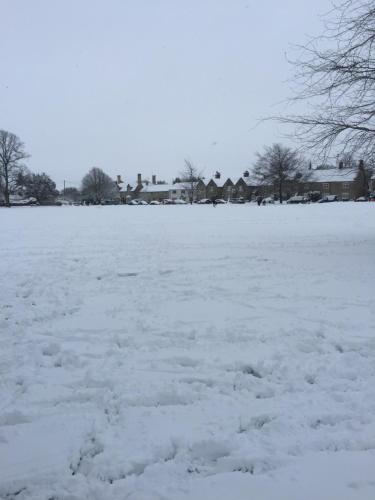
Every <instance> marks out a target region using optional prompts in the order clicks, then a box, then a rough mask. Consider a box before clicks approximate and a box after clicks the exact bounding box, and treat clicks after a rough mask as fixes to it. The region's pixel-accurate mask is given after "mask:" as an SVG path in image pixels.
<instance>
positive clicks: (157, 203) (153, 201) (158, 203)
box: [150, 200, 161, 205]
mask: <svg viewBox="0 0 375 500" xmlns="http://www.w3.org/2000/svg"><path fill="white" fill-rule="evenodd" d="M150 205H161V203H160V201H158V200H152V201H150Z"/></svg>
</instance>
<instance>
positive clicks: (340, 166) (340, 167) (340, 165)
mask: <svg viewBox="0 0 375 500" xmlns="http://www.w3.org/2000/svg"><path fill="white" fill-rule="evenodd" d="M343 168H344V162H343V161H342V160H341V161H340V162H339V169H340V170H342V169H343Z"/></svg>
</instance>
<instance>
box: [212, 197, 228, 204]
mask: <svg viewBox="0 0 375 500" xmlns="http://www.w3.org/2000/svg"><path fill="white" fill-rule="evenodd" d="M215 202H216V203H217V204H218V205H223V204H225V203H226V201H225V200H223V199H222V198H218V199H217V200H215Z"/></svg>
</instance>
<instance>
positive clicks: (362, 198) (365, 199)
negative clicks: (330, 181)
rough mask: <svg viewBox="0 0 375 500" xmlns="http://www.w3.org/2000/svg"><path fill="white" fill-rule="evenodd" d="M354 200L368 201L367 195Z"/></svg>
mask: <svg viewBox="0 0 375 500" xmlns="http://www.w3.org/2000/svg"><path fill="white" fill-rule="evenodd" d="M354 201H367V198H366V196H360V197H359V198H356V199H355V200H354Z"/></svg>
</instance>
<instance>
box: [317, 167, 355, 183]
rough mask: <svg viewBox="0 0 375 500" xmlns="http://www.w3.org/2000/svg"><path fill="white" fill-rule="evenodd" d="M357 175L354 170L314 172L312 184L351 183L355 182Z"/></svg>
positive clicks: (334, 169) (333, 169) (336, 169)
mask: <svg viewBox="0 0 375 500" xmlns="http://www.w3.org/2000/svg"><path fill="white" fill-rule="evenodd" d="M356 175H357V172H356V171H355V170H353V169H338V168H330V169H326V170H313V171H312V176H311V181H310V182H350V181H354V179H355V177H356Z"/></svg>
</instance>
